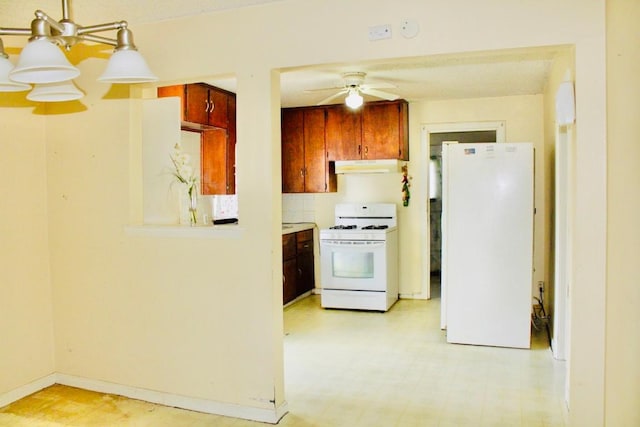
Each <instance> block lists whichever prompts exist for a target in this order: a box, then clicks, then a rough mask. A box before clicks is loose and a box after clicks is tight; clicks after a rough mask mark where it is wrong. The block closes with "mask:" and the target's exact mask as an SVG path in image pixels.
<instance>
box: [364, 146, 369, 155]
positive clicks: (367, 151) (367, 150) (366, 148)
mask: <svg viewBox="0 0 640 427" xmlns="http://www.w3.org/2000/svg"><path fill="white" fill-rule="evenodd" d="M368 154H369V146H368V145H365V146H364V155H365V156H366V155H368Z"/></svg>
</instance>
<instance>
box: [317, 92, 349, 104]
mask: <svg viewBox="0 0 640 427" xmlns="http://www.w3.org/2000/svg"><path fill="white" fill-rule="evenodd" d="M347 92H349V91H348V90H347V89H343V90H341V91H339V92H338V93H334V94H333V95H331V96H329V97H327V98H325V99H323V100H322V101H320V102H318V103H317V104H316V105H325V104H328V103H330V102H331V101H333V100H334V99H336V98H339V97H341V96H342V95H344V94H346V93H347Z"/></svg>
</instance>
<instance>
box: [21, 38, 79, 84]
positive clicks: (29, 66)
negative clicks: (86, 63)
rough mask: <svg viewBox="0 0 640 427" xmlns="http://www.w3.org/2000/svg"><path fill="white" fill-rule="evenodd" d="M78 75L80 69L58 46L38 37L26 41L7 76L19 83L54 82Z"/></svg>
mask: <svg viewBox="0 0 640 427" xmlns="http://www.w3.org/2000/svg"><path fill="white" fill-rule="evenodd" d="M79 75H80V70H78V69H77V68H76V67H74V66H73V65H71V64H70V63H69V61H67V57H66V56H64V53H62V51H61V50H60V48H59V47H58V46H56V45H55V44H53V43H51V42H50V41H47V40H44V39H40V40H33V41H31V42H29V43H27V45H26V46H25V47H24V49H22V53H21V54H20V57H19V58H18V63H17V64H16V67H15V68H14V69H13V71H11V72H10V73H9V78H10V79H11V80H13V81H16V82H20V83H56V82H63V81H66V80H71V79H74V78H76V77H78V76H79Z"/></svg>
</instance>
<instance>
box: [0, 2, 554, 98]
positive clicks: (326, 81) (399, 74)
mask: <svg viewBox="0 0 640 427" xmlns="http://www.w3.org/2000/svg"><path fill="white" fill-rule="evenodd" d="M273 1H279V0H181V1H175V0H108V1H107V0H94V1H89V0H75V1H73V0H69V6H70V12H71V18H72V19H73V20H74V21H75V22H76V23H78V24H81V25H94V24H99V23H103V22H111V21H117V20H122V19H125V20H127V21H128V22H129V24H130V26H131V27H133V30H134V32H135V23H140V22H152V21H162V20H166V19H171V18H174V17H178V16H188V15H194V14H200V13H207V12H214V11H217V10H224V9H231V8H239V7H250V6H254V5H258V4H261V3H269V2H273ZM36 9H42V10H44V11H45V12H46V13H48V14H49V15H51V16H52V17H53V18H55V19H59V18H60V17H61V15H62V12H61V11H62V7H61V2H60V1H59V0H21V1H19V2H18V1H13V0H0V27H5V28H6V27H28V26H29V24H30V21H31V19H33V16H34V15H33V12H34V11H35V10H36ZM557 52H558V48H536V49H526V50H512V51H501V52H489V53H475V54H467V55H464V56H462V55H441V56H431V57H428V58H412V59H409V60H394V61H392V62H374V63H351V64H342V65H340V64H331V65H318V66H315V67H309V68H304V69H302V68H301V69H293V70H282V74H281V96H282V101H281V102H282V106H283V107H291V106H303V105H315V104H316V103H318V102H319V101H320V100H322V99H324V98H326V97H327V96H329V95H331V94H332V93H333V92H332V91H331V90H329V91H313V92H307V91H308V90H315V89H321V88H332V87H342V86H343V84H344V82H343V79H342V74H343V73H344V72H348V71H361V72H366V73H367V76H366V79H365V84H367V83H368V84H376V83H385V84H390V87H389V88H386V89H383V90H385V91H387V92H392V93H395V94H397V95H398V96H399V97H400V98H404V99H407V100H409V101H412V100H418V99H431V100H436V99H456V98H479V97H497V96H509V95H527V94H539V93H542V91H543V89H544V84H545V81H546V79H547V74H548V71H549V68H550V65H551V63H552V62H553V58H554V57H555V55H556V54H557ZM210 83H212V84H214V85H216V86H219V87H222V88H224V89H227V90H231V91H234V92H235V81H234V80H233V79H227V80H212V81H210ZM336 91H337V89H336ZM372 99H374V98H368V97H365V100H372ZM336 102H340V100H336Z"/></svg>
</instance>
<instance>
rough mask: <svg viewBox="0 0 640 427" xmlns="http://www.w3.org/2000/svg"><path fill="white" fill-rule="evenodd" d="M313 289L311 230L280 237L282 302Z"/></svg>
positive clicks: (284, 302) (285, 302) (289, 300)
mask: <svg viewBox="0 0 640 427" xmlns="http://www.w3.org/2000/svg"><path fill="white" fill-rule="evenodd" d="M314 287H315V274H314V258H313V230H303V231H299V232H297V233H289V234H283V235H282V300H283V301H282V302H283V304H287V303H288V302H291V301H293V300H294V299H296V298H297V297H299V296H300V295H302V294H304V293H305V292H309V291H310V290H312V289H313V288H314Z"/></svg>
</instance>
